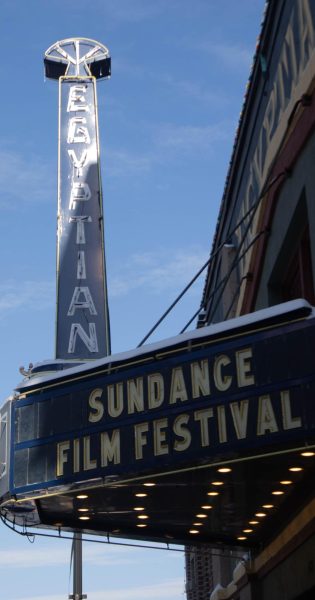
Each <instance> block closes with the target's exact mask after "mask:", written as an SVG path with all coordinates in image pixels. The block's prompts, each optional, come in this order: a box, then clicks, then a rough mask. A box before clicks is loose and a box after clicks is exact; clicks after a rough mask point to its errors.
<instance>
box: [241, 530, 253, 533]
mask: <svg viewBox="0 0 315 600" xmlns="http://www.w3.org/2000/svg"><path fill="white" fill-rule="evenodd" d="M252 531H253V530H252V529H243V532H244V533H252Z"/></svg>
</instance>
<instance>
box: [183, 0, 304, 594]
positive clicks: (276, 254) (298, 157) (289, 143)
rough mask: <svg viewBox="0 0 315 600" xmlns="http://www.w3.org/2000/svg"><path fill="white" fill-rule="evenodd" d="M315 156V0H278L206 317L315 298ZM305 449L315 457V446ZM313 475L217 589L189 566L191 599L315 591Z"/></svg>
mask: <svg viewBox="0 0 315 600" xmlns="http://www.w3.org/2000/svg"><path fill="white" fill-rule="evenodd" d="M314 165H315V2H314V1H313V0H270V1H269V2H267V4H266V7H265V14H264V20H263V23H262V30H261V35H260V38H259V42H258V45H257V50H256V55H255V57H254V61H253V66H252V71H251V74H250V78H249V82H248V87H247V93H246V97H245V100H244V105H243V108H242V113H241V117H240V122H239V126H238V130H237V133H236V137H235V142H234V147H233V153H232V159H231V162H230V165H229V171H228V175H227V179H226V184H225V189H224V194H223V199H222V203H221V207H220V213H219V217H218V222H217V228H216V233H215V236H214V241H213V245H212V256H213V259H212V260H211V262H210V264H209V269H208V273H207V276H206V282H205V287H204V293H203V298H202V304H201V311H200V315H199V320H198V327H203V326H204V325H209V324H212V323H218V322H220V321H224V320H227V319H231V318H233V317H238V316H241V315H246V314H248V313H252V312H255V311H257V310H260V309H263V308H267V307H271V306H274V305H277V304H280V303H282V302H286V301H289V300H292V299H295V298H304V299H306V300H307V301H308V302H309V303H310V304H312V305H314V303H315V294H314V277H315V191H314V190H315V168H314ZM305 352H307V348H305ZM299 359H301V360H303V357H298V356H297V360H299ZM279 452H281V449H280V448H279ZM301 456H304V460H306V461H314V448H306V449H305V451H304V452H301ZM274 460H275V461H276V460H277V458H276V457H275V458H274ZM309 464H310V463H308V466H309ZM302 465H303V463H302ZM300 469H301V470H302V469H303V466H301V467H300ZM310 472H311V473H312V471H310ZM310 477H311V475H308V476H305V478H304V480H303V483H302V484H301V485H302V488H301V489H302V493H301V494H300V495H299V496H297V495H294V493H295V492H294V491H290V490H291V489H292V490H293V486H292V488H290V484H292V481H287V484H288V485H287V488H286V494H288V499H287V500H286V502H289V500H290V502H291V505H290V507H291V508H290V511H289V512H288V513H287V514H288V517H287V519H286V520H285V521H284V522H283V523H282V524H281V527H280V526H279V528H277V530H276V531H274V532H270V533H269V535H268V536H266V537H265V538H264V539H263V540H262V543H261V547H260V548H255V549H254V550H253V551H252V552H249V553H248V554H247V555H244V557H243V560H242V561H241V562H240V561H239V562H238V564H237V565H236V566H235V562H233V561H230V568H229V569H225V571H224V576H223V575H222V573H220V569H219V570H217V572H216V573H215V572H214V568H212V582H211V585H210V588H209V590H208V595H207V596H206V595H203V593H202V592H201V591H200V593H199V594H198V592H197V593H196V595H195V596H193V595H189V590H190V589H191V588H192V587H195V590H198V577H195V579H194V584H193V583H192V581H191V580H190V578H191V577H192V576H191V575H190V572H189V570H187V597H188V599H189V600H190V598H191V599H193V598H198V600H203V599H204V598H206V597H207V598H208V599H211V600H219V599H223V598H224V599H226V600H276V599H277V600H279V599H280V598H281V599H282V600H308V599H311V598H314V597H315V560H314V556H315V486H314V485H313V484H312V482H311V481H310ZM280 483H282V482H280ZM253 485H255V482H253ZM303 486H304V489H305V494H304V495H303ZM284 488H285V484H284V485H283V489H284ZM280 493H283V492H281V491H279V494H280ZM270 506H271V505H270ZM284 506H286V505H284ZM272 510H276V508H274V507H273V506H272ZM279 511H280V509H279ZM269 514H271V513H268V512H267V514H266V515H265V516H266V522H267V521H268V518H269ZM279 515H280V512H279ZM246 535H247V536H248V537H250V529H248V534H244V539H245V537H246ZM222 554H223V553H222ZM191 556H192V555H190V559H189V560H190V561H192V558H191ZM194 556H195V558H194V560H195V561H197V562H198V560H199V561H202V560H204V561H205V569H206V571H207V569H208V561H207V557H208V556H209V550H208V549H205V548H202V547H201V548H199V549H197V550H195V554H194ZM197 556H199V558H197ZM223 561H224V558H222V559H221V563H222V562H223ZM212 565H213V567H214V562H213V560H212ZM227 579H229V581H227Z"/></svg>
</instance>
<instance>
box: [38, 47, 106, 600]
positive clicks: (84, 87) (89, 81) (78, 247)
mask: <svg viewBox="0 0 315 600" xmlns="http://www.w3.org/2000/svg"><path fill="white" fill-rule="evenodd" d="M44 64H45V74H46V77H48V78H50V79H58V80H59V137H58V140H59V141H58V228H57V308H56V358H57V359H58V358H59V359H64V360H66V361H69V360H70V361H77V360H79V361H81V360H87V359H95V358H101V357H104V356H108V355H109V354H110V329H109V313H108V302H107V285H106V269H105V253H104V226H103V206H102V188H101V177H100V165H99V136H98V115H97V100H96V84H95V81H96V79H101V78H104V77H109V76H110V69H111V59H110V56H109V51H108V49H107V48H106V46H103V45H102V44H99V43H98V42H95V41H94V40H89V39H86V38H70V39H66V40H62V41H60V42H56V43H55V44H53V45H52V46H50V47H49V48H48V50H47V51H46V52H45V58H44ZM72 550H73V594H72V595H70V596H69V597H70V598H72V599H73V600H82V599H83V598H86V595H85V594H82V536H81V533H80V532H76V533H75V534H74V537H73V546H72Z"/></svg>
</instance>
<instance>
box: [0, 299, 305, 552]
mask: <svg viewBox="0 0 315 600" xmlns="http://www.w3.org/2000/svg"><path fill="white" fill-rule="evenodd" d="M314 355H315V313H314V309H313V308H312V307H311V306H310V305H309V304H308V303H307V302H305V301H304V300H296V301H292V302H288V303H286V304H282V305H279V306H276V307H272V308H270V309H266V310H262V311H258V312H256V313H254V314H252V315H247V316H244V317H239V318H237V319H233V320H230V321H226V322H224V323H221V324H217V325H213V326H209V327H204V328H202V329H199V330H196V331H194V332H190V333H186V334H183V335H180V336H178V337H175V338H171V339H169V340H166V341H164V342H160V343H157V344H152V345H148V346H146V347H144V348H139V349H137V350H134V351H130V352H126V353H124V354H118V355H116V356H109V357H107V358H104V359H100V360H96V361H93V362H89V363H88V364H83V365H79V366H75V367H70V368H68V369H66V370H64V371H62V370H59V371H58V372H55V373H45V371H42V372H41V371H40V372H38V368H37V369H36V367H35V368H34V372H33V374H31V375H30V377H29V378H27V379H25V380H24V381H23V382H22V383H21V384H20V385H19V386H18V387H17V388H16V390H17V394H16V395H15V396H14V398H12V399H10V400H8V401H7V402H6V403H5V404H4V406H3V407H2V409H1V426H2V429H1V440H0V442H1V454H2V456H3V461H2V463H3V464H4V468H3V470H2V475H1V478H0V496H1V513H2V516H3V517H5V518H6V519H8V520H9V521H11V522H14V523H15V524H16V525H20V526H22V527H23V528H26V527H27V528H32V527H40V528H51V529H57V530H61V531H74V530H75V531H82V532H86V533H94V534H97V535H100V534H101V535H102V534H104V535H106V536H111V537H121V538H133V539H140V540H152V541H159V542H165V543H179V544H196V543H208V544H211V545H216V544H222V543H223V544H227V545H229V546H233V545H234V546H244V547H253V548H255V547H258V546H259V547H260V548H261V546H262V545H264V544H266V543H267V542H268V540H269V539H270V538H271V537H272V536H273V535H274V533H275V531H277V530H280V529H281V526H283V524H284V523H285V522H287V521H288V519H289V518H290V515H292V514H293V513H294V512H295V510H296V507H297V506H298V507H301V506H303V504H304V503H305V504H306V503H307V502H309V501H310V499H311V498H312V497H313V495H314V481H315V479H314V472H315V404H314V394H315V369H314V358H313V357H314Z"/></svg>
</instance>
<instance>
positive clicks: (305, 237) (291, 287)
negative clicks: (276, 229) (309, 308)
mask: <svg viewBox="0 0 315 600" xmlns="http://www.w3.org/2000/svg"><path fill="white" fill-rule="evenodd" d="M281 295H282V300H283V301H286V300H293V299H294V298H305V299H306V300H308V301H309V302H310V303H311V304H314V303H315V295H314V282H313V274H312V257H311V246H310V236H309V228H308V226H306V227H305V228H304V231H303V233H302V235H301V236H300V239H299V240H298V243H297V246H296V248H295V251H294V253H293V255H292V256H291V257H290V258H289V262H288V267H287V270H286V272H285V273H284V277H283V279H282V282H281Z"/></svg>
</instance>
